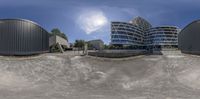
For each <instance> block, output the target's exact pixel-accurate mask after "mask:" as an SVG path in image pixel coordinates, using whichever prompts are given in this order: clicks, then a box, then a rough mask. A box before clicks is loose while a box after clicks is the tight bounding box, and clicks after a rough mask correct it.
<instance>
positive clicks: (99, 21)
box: [76, 11, 108, 34]
mask: <svg viewBox="0 0 200 99" xmlns="http://www.w3.org/2000/svg"><path fill="white" fill-rule="evenodd" d="M76 23H77V24H78V25H79V26H80V28H81V29H82V30H84V31H85V33H86V34H91V33H94V32H95V31H98V30H100V29H101V28H102V27H103V26H104V25H106V24H107V23H108V20H107V18H106V17H105V15H104V13H103V12H102V11H85V12H83V13H81V15H80V16H79V17H78V20H77V22H76Z"/></svg>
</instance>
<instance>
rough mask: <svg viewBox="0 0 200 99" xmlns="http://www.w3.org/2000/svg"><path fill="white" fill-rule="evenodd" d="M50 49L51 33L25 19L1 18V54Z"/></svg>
mask: <svg viewBox="0 0 200 99" xmlns="http://www.w3.org/2000/svg"><path fill="white" fill-rule="evenodd" d="M48 51H49V34H48V32H47V31H46V30H44V29H43V28H42V27H40V26H39V25H38V24H36V23H34V22H32V21H29V20H24V19H0V54H1V55H32V54H40V53H44V52H48Z"/></svg>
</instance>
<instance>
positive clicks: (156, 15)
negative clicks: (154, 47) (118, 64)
mask: <svg viewBox="0 0 200 99" xmlns="http://www.w3.org/2000/svg"><path fill="white" fill-rule="evenodd" d="M0 13H1V14H0V18H1V19H4V18H22V19H28V20H32V21H34V22H36V23H38V24H40V25H41V26H42V27H43V28H44V29H46V30H47V31H49V32H50V31H51V30H52V29H53V28H59V29H60V30H61V31H62V32H63V33H65V34H66V35H67V36H68V39H69V42H71V43H73V42H74V41H75V40H76V39H84V40H86V41H88V40H93V39H102V40H103V41H104V42H105V43H106V44H109V42H110V28H111V27H110V26H111V22H112V21H122V22H129V21H130V20H132V19H133V18H135V17H137V16H140V17H143V18H144V19H146V20H148V21H149V22H150V23H151V24H152V25H153V26H154V27H155V26H165V25H168V26H169V25H172V26H178V27H179V28H181V29H182V28H184V27H185V26H186V25H187V24H189V23H191V22H192V21H194V20H197V19H200V0H0Z"/></svg>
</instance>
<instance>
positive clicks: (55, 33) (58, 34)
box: [51, 28, 68, 41]
mask: <svg viewBox="0 0 200 99" xmlns="http://www.w3.org/2000/svg"><path fill="white" fill-rule="evenodd" d="M51 35H53V36H54V35H57V36H60V37H62V38H64V39H66V40H67V41H68V38H67V36H66V35H65V34H64V33H62V32H61V31H60V30H59V29H58V28H54V29H52V30H51Z"/></svg>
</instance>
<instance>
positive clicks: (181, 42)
mask: <svg viewBox="0 0 200 99" xmlns="http://www.w3.org/2000/svg"><path fill="white" fill-rule="evenodd" d="M178 47H179V49H180V50H181V51H182V52H183V53H191V54H200V20H197V21H194V22H192V23H190V24H189V25H187V26H186V27H185V28H184V29H183V30H182V31H181V32H180V33H179V35H178Z"/></svg>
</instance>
